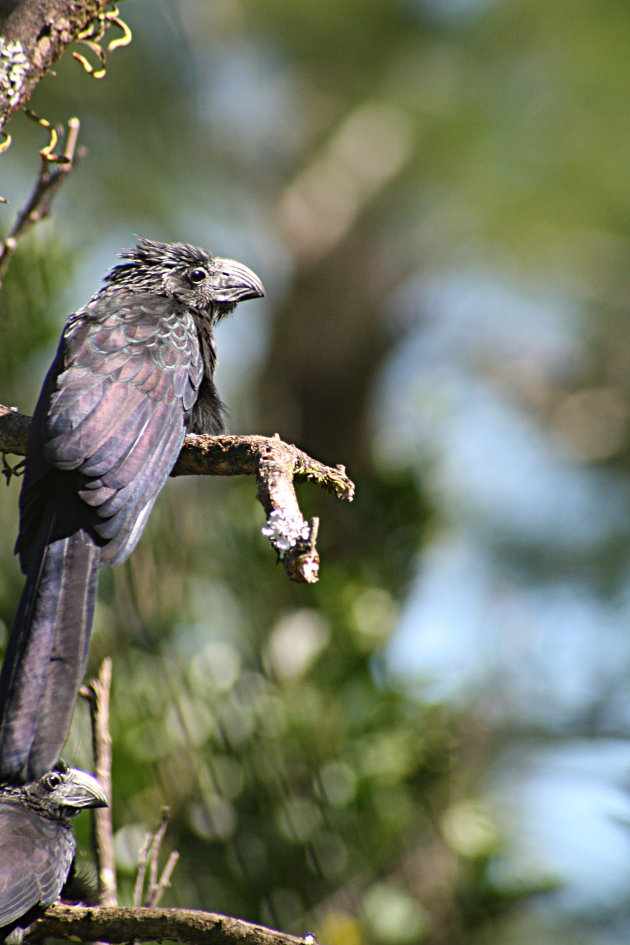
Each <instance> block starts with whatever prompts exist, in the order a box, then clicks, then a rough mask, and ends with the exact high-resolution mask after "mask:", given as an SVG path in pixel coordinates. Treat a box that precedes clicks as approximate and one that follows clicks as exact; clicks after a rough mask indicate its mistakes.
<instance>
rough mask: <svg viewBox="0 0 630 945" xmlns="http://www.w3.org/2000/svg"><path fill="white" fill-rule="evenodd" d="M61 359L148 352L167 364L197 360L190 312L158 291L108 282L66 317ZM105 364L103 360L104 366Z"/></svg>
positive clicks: (69, 361)
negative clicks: (123, 286)
mask: <svg viewBox="0 0 630 945" xmlns="http://www.w3.org/2000/svg"><path fill="white" fill-rule="evenodd" d="M63 349H64V362H65V364H66V365H70V364H75V365H79V364H81V363H82V362H89V364H90V368H91V370H94V360H93V359H94V358H97V359H102V358H104V357H111V356H114V357H115V356H122V357H125V358H130V357H132V358H145V359H147V358H149V359H152V360H153V361H155V362H156V363H158V364H159V366H160V367H162V368H164V369H166V370H168V369H173V368H175V367H176V366H177V365H178V364H181V363H182V362H184V361H185V362H187V363H190V362H192V365H191V366H192V367H193V368H195V367H197V364H199V365H200V363H201V352H200V346H199V338H198V332H197V328H196V325H195V321H194V319H193V316H192V314H191V312H190V311H189V310H188V309H187V308H186V307H185V306H184V305H182V304H181V303H180V302H178V301H177V300H175V299H173V298H170V297H168V296H164V295H158V294H156V293H151V292H143V291H139V290H135V291H132V290H130V289H127V290H124V289H120V288H119V289H117V290H116V291H115V292H113V291H112V289H111V287H107V289H104V290H101V292H100V293H97V294H96V295H95V296H94V297H93V298H92V299H91V300H90V301H89V302H88V304H87V305H86V306H84V307H83V308H82V309H80V310H79V311H78V312H75V313H74V314H73V315H71V316H70V318H69V319H68V320H67V322H66V324H65V327H64V331H63ZM106 366H107V365H105V367H106Z"/></svg>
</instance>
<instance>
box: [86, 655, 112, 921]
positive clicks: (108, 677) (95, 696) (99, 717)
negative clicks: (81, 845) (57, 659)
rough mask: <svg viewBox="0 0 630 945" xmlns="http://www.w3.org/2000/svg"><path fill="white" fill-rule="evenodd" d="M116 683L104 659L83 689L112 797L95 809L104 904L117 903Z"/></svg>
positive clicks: (98, 761)
mask: <svg viewBox="0 0 630 945" xmlns="http://www.w3.org/2000/svg"><path fill="white" fill-rule="evenodd" d="M111 685H112V661H111V659H110V658H109V657H107V658H106V659H104V660H103V662H102V664H101V668H100V670H99V673H98V676H97V677H96V678H95V679H91V680H90V681H89V683H87V685H85V686H82V687H81V690H80V693H81V695H82V696H83V697H84V698H85V699H87V701H88V703H89V706H90V718H91V722H92V749H93V754H94V775H95V777H96V779H97V781H98V782H99V784H100V785H101V787H102V788H103V790H104V791H105V794H106V795H107V797H108V798H109V803H110V806H109V807H99V808H96V809H95V810H94V812H93V813H94V819H93V824H94V836H93V846H94V857H95V860H96V870H97V874H98V900H99V903H100V904H101V905H102V906H115V905H116V903H117V899H116V865H115V859H114V832H113V829H112V812H111V803H112V738H111V735H110V732H109V695H110V690H111Z"/></svg>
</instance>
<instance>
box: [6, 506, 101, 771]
mask: <svg viewBox="0 0 630 945" xmlns="http://www.w3.org/2000/svg"><path fill="white" fill-rule="evenodd" d="M51 528H52V522H49V523H46V524H45V525H43V526H42V531H41V532H40V540H39V543H38V548H39V549H40V551H39V553H37V552H35V553H34V554H33V555H32V556H31V559H30V566H29V570H28V573H27V577H26V586H25V588H24V591H23V593H22V598H21V600H20V605H19V608H18V612H17V616H16V618H15V624H14V626H13V630H12V632H11V636H10V638H9V644H8V647H7V652H6V655H5V658H4V663H3V665H2V673H1V674H0V781H2V780H12V779H16V778H18V779H19V780H22V781H30V780H34V779H37V778H40V777H41V776H42V775H43V774H44V773H45V772H46V771H48V770H49V768H51V767H52V766H53V765H54V764H55V763H56V762H57V760H58V759H59V754H60V752H61V749H62V748H63V744H64V742H65V740H66V738H67V735H68V731H69V729H70V722H71V721H72V712H73V710H74V704H75V702H76V697H77V693H78V689H79V686H80V684H81V681H82V679H83V674H84V672H85V664H86V661H87V653H88V646H89V640H90V631H91V628H92V617H93V614H94V605H95V601H96V585H97V579H98V565H99V555H100V549H99V547H98V546H97V545H96V544H95V542H94V540H93V539H92V538H91V536H90V535H89V534H88V533H87V532H84V531H78V532H75V533H74V534H72V535H70V536H69V537H67V538H61V539H58V540H56V541H49V537H50V533H51V531H50V530H51Z"/></svg>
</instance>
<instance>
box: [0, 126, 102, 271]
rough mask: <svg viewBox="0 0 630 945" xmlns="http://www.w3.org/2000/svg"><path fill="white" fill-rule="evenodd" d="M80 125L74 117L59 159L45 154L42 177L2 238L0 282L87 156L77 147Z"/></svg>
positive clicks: (41, 170)
mask: <svg viewBox="0 0 630 945" xmlns="http://www.w3.org/2000/svg"><path fill="white" fill-rule="evenodd" d="M79 128H80V123H79V119H78V118H70V120H69V121H68V130H67V133H66V143H65V147H64V150H63V155H62V156H61V157H60V158H58V159H57V160H56V161H55V160H54V159H52V160H51V158H50V156H48V157H44V156H42V162H41V165H40V168H39V177H38V178H37V182H36V184H35V187H34V188H33V192H32V194H31V196H30V197H29V200H28V202H27V204H26V206H25V207H24V208H23V209H22V210H21V211H20V212H19V213H18V215H17V217H16V220H15V223H14V224H13V226H12V227H11V230H10V231H9V235H8V236H7V237H6V238H5V239H4V240H3V241H2V242H0V286H1V285H2V280H3V279H4V276H5V275H6V271H7V269H8V266H9V262H10V260H11V257H12V256H13V254H14V252H15V250H16V249H17V247H18V243H19V242H20V240H21V239H22V237H23V236H24V235H25V234H26V233H28V231H29V230H30V229H31V227H33V226H35V224H36V223H39V221H40V220H43V219H45V217H47V216H48V215H49V213H50V204H51V202H52V199H53V197H54V196H55V194H56V193H57V191H58V190H59V188H60V187H61V185H62V183H63V182H64V180H65V179H66V177H67V176H68V174H69V173H70V172H71V171H72V170H74V168H75V167H76V166H77V164H78V163H79V161H80V160H81V159H82V158H83V157H84V155H85V149H84V148H77V139H78V136H79Z"/></svg>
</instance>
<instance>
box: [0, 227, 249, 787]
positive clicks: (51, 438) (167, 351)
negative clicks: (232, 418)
mask: <svg viewBox="0 0 630 945" xmlns="http://www.w3.org/2000/svg"><path fill="white" fill-rule="evenodd" d="M122 258H123V259H124V260H125V262H123V263H121V264H119V265H117V266H115V267H114V268H113V269H112V270H111V271H110V272H109V273H108V274H107V275H106V276H105V280H104V285H103V287H102V288H101V289H100V290H99V291H98V292H97V293H96V295H94V296H93V298H92V299H90V301H89V302H88V303H87V305H86V306H85V307H84V308H82V309H80V310H79V311H78V312H76V313H75V314H74V315H71V316H70V318H69V319H68V321H67V322H66V325H65V328H64V331H63V335H62V337H61V342H60V344H59V348H58V350H57V355H56V357H55V360H54V362H53V364H52V366H51V368H50V371H49V372H48V375H47V377H46V380H45V381H44V386H43V389H42V392H41V394H40V397H39V401H38V403H37V407H36V409H35V415H34V417H33V422H32V425H31V430H30V435H29V442H28V449H27V457H26V473H25V476H24V483H23V486H22V491H21V495H20V532H19V536H18V540H17V545H16V551H17V552H18V553H19V556H20V564H21V566H22V570H23V571H24V572H25V574H26V586H25V588H24V592H23V594H22V599H21V601H20V605H19V609H18V612H17V616H16V620H15V624H14V626H13V630H12V632H11V636H10V638H9V644H8V648H7V653H6V656H5V659H4V664H3V666H2V674H1V675H0V780H5V781H12V782H14V783H19V782H25V781H33V780H37V779H38V778H40V777H41V776H42V775H43V774H44V773H45V772H46V771H48V770H49V769H50V768H52V767H53V765H54V764H55V763H56V762H57V760H58V758H59V755H60V752H61V749H62V747H63V743H64V741H65V739H66V736H67V734H68V729H69V727H70V721H71V717H72V711H73V708H74V703H75V699H76V694H77V691H78V687H79V685H80V683H81V680H82V677H83V673H84V670H85V662H86V658H87V651H88V644H89V638H90V630H91V625H92V615H93V611H94V604H95V597H96V584H97V575H98V568H99V566H100V565H103V564H110V565H118V564H120V563H121V562H123V561H124V560H125V559H126V558H127V556H128V555H129V554H130V553H131V551H132V549H133V548H134V546H135V544H136V542H137V541H138V539H139V537H140V534H141V533H142V530H143V528H144V526H145V524H146V521H147V518H148V516H149V513H150V511H151V508H152V507H153V503H154V502H155V500H156V497H157V494H158V492H159V491H160V489H161V488H162V486H163V485H164V483H165V482H166V479H167V477H168V475H169V473H170V471H171V469H172V467H173V464H174V463H175V460H176V459H177V456H178V454H179V451H180V449H181V446H182V442H183V439H184V435H185V433H186V432H187V431H192V432H196V433H212V434H216V433H221V432H223V430H224V422H223V404H222V403H221V400H220V399H219V395H218V393H217V389H216V387H215V384H214V371H215V366H216V353H215V341H214V326H215V324H216V322H217V321H218V320H219V319H220V318H221V317H222V316H224V315H225V314H227V313H228V312H231V311H232V310H233V309H234V308H235V306H236V304H237V302H239V301H241V300H242V299H249V298H255V297H257V296H261V295H263V294H264V290H263V286H262V283H261V282H260V279H259V278H258V277H257V276H256V275H255V273H253V272H252V271H251V269H248V268H247V267H246V266H244V265H242V264H241V263H238V262H234V261H233V260H231V259H221V258H219V257H218V256H212V255H210V254H209V253H206V252H204V250H202V249H197V248H195V247H193V246H188V245H185V244H182V243H173V244H165V243H156V242H153V241H152V240H147V239H140V240H139V242H138V244H137V246H136V247H135V249H133V250H130V251H128V252H125V253H123V254H122Z"/></svg>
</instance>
